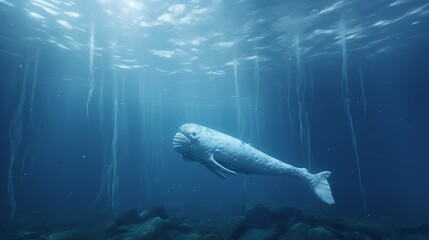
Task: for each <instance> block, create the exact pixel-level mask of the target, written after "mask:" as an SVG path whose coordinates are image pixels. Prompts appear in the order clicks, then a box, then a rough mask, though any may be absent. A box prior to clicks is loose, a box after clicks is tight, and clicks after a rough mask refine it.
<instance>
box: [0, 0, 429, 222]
mask: <svg viewBox="0 0 429 240" xmlns="http://www.w3.org/2000/svg"><path fill="white" fill-rule="evenodd" d="M0 18H1V21H0V62H1V64H0V76H1V78H0V79H1V81H0V84H1V85H0V102H1V104H0V112H1V118H0V142H1V144H0V154H1V159H2V161H1V162H0V164H1V165H0V177H1V178H0V183H1V184H0V196H1V197H0V218H1V219H2V220H4V221H9V220H11V219H12V220H13V219H14V218H17V217H19V216H25V215H30V214H37V213H40V212H49V211H53V210H58V209H59V210H63V211H67V210H70V209H85V210H88V209H90V210H91V211H94V212H103V213H107V215H109V216H116V215H117V214H119V213H121V212H123V211H126V210H127V209H129V208H132V207H138V208H142V209H145V208H149V207H152V206H156V205H158V204H160V203H162V204H164V205H165V206H166V207H167V208H179V207H182V206H187V207H189V206H199V207H201V209H206V210H207V211H209V210H210V209H214V208H217V207H219V206H225V207H226V206H228V205H231V204H237V203H240V204H257V203H262V204H264V205H266V206H273V207H282V206H294V207H302V208H310V209H316V210H318V211H323V212H327V213H330V214H336V215H339V216H349V217H350V216H351V217H356V218H370V219H378V218H382V217H385V216H387V217H391V218H393V219H397V220H405V221H409V222H420V221H428V220H429V205H428V204H427V203H428V202H429V192H428V187H427V186H428V184H429V175H428V171H429V161H428V156H429V144H428V140H427V137H426V136H427V135H428V134H429V127H428V126H427V123H428V122H429V108H428V104H429V97H428V96H429V95H428V90H429V82H428V79H429V77H428V76H429V72H428V66H429V58H428V53H429V28H428V27H427V26H428V24H429V3H427V2H426V1H418V0H415V1H412V0H408V1H406V0H397V1H365V2H362V1H268V2H267V1H244V0H242V1H239V0H238V1H226V0H224V1H221V0H215V1H202V0H190V1H177V2H175V1H156V0H151V1H138V0H121V1H118V0H99V1H95V0H94V1H72V0H70V1H55V0H23V1H12V0H0ZM187 122H194V123H198V124H201V125H204V126H207V127H210V128H213V129H216V130H219V131H222V132H224V133H227V134H229V135H232V136H234V137H237V138H240V139H242V140H243V141H245V142H248V143H250V144H252V146H254V147H256V148H258V149H260V150H261V151H263V152H265V153H267V154H270V155H271V156H273V157H276V158H278V159H280V160H282V161H285V162H287V163H289V164H292V165H294V166H297V167H305V168H308V169H309V170H310V171H311V172H313V173H316V172H320V171H324V170H329V171H331V172H332V175H331V177H330V179H329V181H330V184H331V188H332V191H333V195H334V198H335V200H336V204H335V205H333V206H328V205H326V204H324V203H323V202H321V201H320V200H318V199H317V198H316V197H315V195H314V194H313V193H312V192H311V190H310V189H309V188H308V187H307V186H306V185H305V184H303V183H302V182H300V181H298V180H296V179H293V178H290V177H272V176H253V175H250V176H244V175H238V176H228V178H227V179H226V180H223V179H220V178H218V177H217V176H215V175H214V174H212V173H211V172H209V171H207V169H205V168H204V167H203V166H201V165H199V164H198V163H194V162H187V161H184V160H183V159H182V157H181V156H180V155H179V154H177V153H176V152H174V151H173V149H172V138H173V136H174V134H175V133H176V131H177V129H178V127H179V126H180V125H182V124H184V123H187Z"/></svg>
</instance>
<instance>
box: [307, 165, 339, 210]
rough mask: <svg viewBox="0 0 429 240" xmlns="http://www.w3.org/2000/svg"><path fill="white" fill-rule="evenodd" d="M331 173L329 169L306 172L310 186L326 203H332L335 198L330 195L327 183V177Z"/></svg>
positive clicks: (329, 187)
mask: <svg viewBox="0 0 429 240" xmlns="http://www.w3.org/2000/svg"><path fill="white" fill-rule="evenodd" d="M330 175H331V172H330V171H323V172H320V173H317V174H308V175H307V179H308V180H309V184H310V187H311V188H312V189H313V191H314V193H315V194H316V195H317V196H318V197H319V198H320V200H322V201H324V202H325V203H327V204H330V205H331V204H334V203H335V200H334V197H333V196H332V192H331V186H330V185H329V183H328V178H329V176H330Z"/></svg>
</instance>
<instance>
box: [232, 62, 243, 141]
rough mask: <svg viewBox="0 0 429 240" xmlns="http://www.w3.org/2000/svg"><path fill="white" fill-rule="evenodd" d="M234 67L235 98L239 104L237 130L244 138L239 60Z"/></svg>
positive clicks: (234, 63)
mask: <svg viewBox="0 0 429 240" xmlns="http://www.w3.org/2000/svg"><path fill="white" fill-rule="evenodd" d="M233 65H234V87H235V97H236V104H237V128H238V134H239V136H240V137H243V135H244V120H243V118H242V113H241V101H240V86H239V84H238V76H237V75H238V73H237V71H238V61H237V59H234V61H233Z"/></svg>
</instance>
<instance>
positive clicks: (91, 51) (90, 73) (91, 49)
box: [86, 21, 95, 120]
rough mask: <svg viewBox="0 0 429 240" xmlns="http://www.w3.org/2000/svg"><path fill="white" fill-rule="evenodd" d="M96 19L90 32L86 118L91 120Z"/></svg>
mask: <svg viewBox="0 0 429 240" xmlns="http://www.w3.org/2000/svg"><path fill="white" fill-rule="evenodd" d="M94 44H95V39H94V21H92V22H91V27H90V34H89V69H88V81H89V90H88V97H87V100H86V118H87V120H89V103H90V102H91V98H92V94H93V93H94V47H95V46H94Z"/></svg>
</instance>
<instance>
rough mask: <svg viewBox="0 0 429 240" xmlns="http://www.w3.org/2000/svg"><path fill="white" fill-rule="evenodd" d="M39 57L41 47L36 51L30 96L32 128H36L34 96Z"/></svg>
mask: <svg viewBox="0 0 429 240" xmlns="http://www.w3.org/2000/svg"><path fill="white" fill-rule="evenodd" d="M39 56H40V47H38V48H37V50H36V60H35V63H34V71H33V83H32V88H31V95H30V106H29V110H30V128H32V127H34V125H35V117H34V95H35V93H36V86H37V74H38V69H39Z"/></svg>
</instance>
